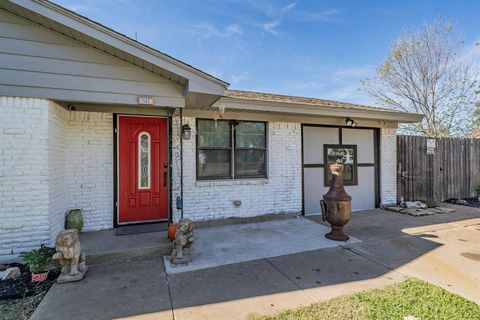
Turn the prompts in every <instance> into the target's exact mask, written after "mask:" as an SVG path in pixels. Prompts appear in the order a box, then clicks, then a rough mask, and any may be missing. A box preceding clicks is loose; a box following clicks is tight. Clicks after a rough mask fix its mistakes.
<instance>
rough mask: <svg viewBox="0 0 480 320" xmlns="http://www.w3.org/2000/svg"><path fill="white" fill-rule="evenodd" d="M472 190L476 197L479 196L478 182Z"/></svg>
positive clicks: (479, 186) (479, 187)
mask: <svg viewBox="0 0 480 320" xmlns="http://www.w3.org/2000/svg"><path fill="white" fill-rule="evenodd" d="M473 192H474V193H475V195H476V196H477V197H479V198H480V184H479V185H478V186H476V187H475V188H473Z"/></svg>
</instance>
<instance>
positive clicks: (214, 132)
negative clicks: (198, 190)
mask: <svg viewBox="0 0 480 320" xmlns="http://www.w3.org/2000/svg"><path fill="white" fill-rule="evenodd" d="M266 131H267V128H266V123H265V122H258V121H236V120H216V121H215V120H207V119H197V179H199V180H202V179H238V178H266V176H267V175H266V156H267V132H266Z"/></svg>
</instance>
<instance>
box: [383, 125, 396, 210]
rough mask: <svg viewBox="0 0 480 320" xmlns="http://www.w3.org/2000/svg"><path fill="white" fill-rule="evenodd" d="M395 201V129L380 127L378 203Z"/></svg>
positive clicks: (385, 203) (386, 203) (384, 203)
mask: <svg viewBox="0 0 480 320" xmlns="http://www.w3.org/2000/svg"><path fill="white" fill-rule="evenodd" d="M396 202H397V130H396V129H391V128H382V129H381V132H380V203H381V205H388V204H393V203H396Z"/></svg>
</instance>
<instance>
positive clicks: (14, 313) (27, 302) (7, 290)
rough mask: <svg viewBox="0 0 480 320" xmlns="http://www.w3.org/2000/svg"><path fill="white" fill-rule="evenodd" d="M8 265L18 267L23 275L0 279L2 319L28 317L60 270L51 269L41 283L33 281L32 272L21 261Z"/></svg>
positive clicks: (0, 313)
mask: <svg viewBox="0 0 480 320" xmlns="http://www.w3.org/2000/svg"><path fill="white" fill-rule="evenodd" d="M7 267H18V268H19V269H20V272H21V275H20V277H18V278H17V279H9V280H4V281H1V280H0V319H1V320H4V319H28V318H29V317H30V315H31V313H33V311H34V310H35V308H36V307H37V305H38V304H39V303H40V301H41V300H42V298H43V296H44V295H45V294H46V292H47V291H48V290H49V289H50V287H51V286H52V285H53V283H54V282H55V280H56V278H57V276H58V274H59V271H58V270H51V271H50V273H49V275H48V279H47V280H45V281H44V282H40V283H32V282H31V273H30V271H29V269H28V267H27V266H25V265H24V264H21V263H11V264H8V265H7Z"/></svg>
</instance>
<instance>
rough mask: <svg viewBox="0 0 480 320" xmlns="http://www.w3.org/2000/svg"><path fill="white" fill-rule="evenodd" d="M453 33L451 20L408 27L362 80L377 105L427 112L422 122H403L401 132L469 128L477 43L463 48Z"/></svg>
mask: <svg viewBox="0 0 480 320" xmlns="http://www.w3.org/2000/svg"><path fill="white" fill-rule="evenodd" d="M456 38H458V37H456V36H455V35H454V33H453V26H452V24H451V23H448V22H446V23H445V22H442V21H441V20H436V21H435V22H433V23H431V24H425V25H423V26H422V27H421V28H419V29H416V30H410V31H407V32H405V33H403V34H402V35H401V36H400V37H399V38H398V39H397V40H396V41H395V42H394V44H393V46H392V48H391V50H390V53H389V55H388V56H387V58H386V60H385V61H384V62H383V63H382V64H381V65H380V66H378V68H377V73H376V76H375V77H374V78H372V79H367V80H365V81H362V84H363V88H364V90H365V91H366V92H367V93H368V94H369V95H371V96H372V97H374V98H375V99H376V103H377V104H379V105H380V106H382V107H387V108H392V109H397V110H401V111H406V112H415V113H422V114H424V115H425V118H424V121H423V122H421V123H417V124H407V125H403V126H402V127H401V131H402V132H403V133H406V134H420V135H425V136H428V137H449V136H464V135H466V134H468V133H469V132H470V131H471V129H472V125H473V123H472V122H473V121H472V119H473V113H474V110H475V100H476V97H477V96H476V92H475V89H476V88H477V81H478V69H477V68H476V67H475V64H474V63H475V60H477V61H478V51H479V47H478V46H473V48H468V50H465V49H463V50H462V48H461V47H462V45H463V42H462V41H460V40H456ZM479 112H480V111H479Z"/></svg>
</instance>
